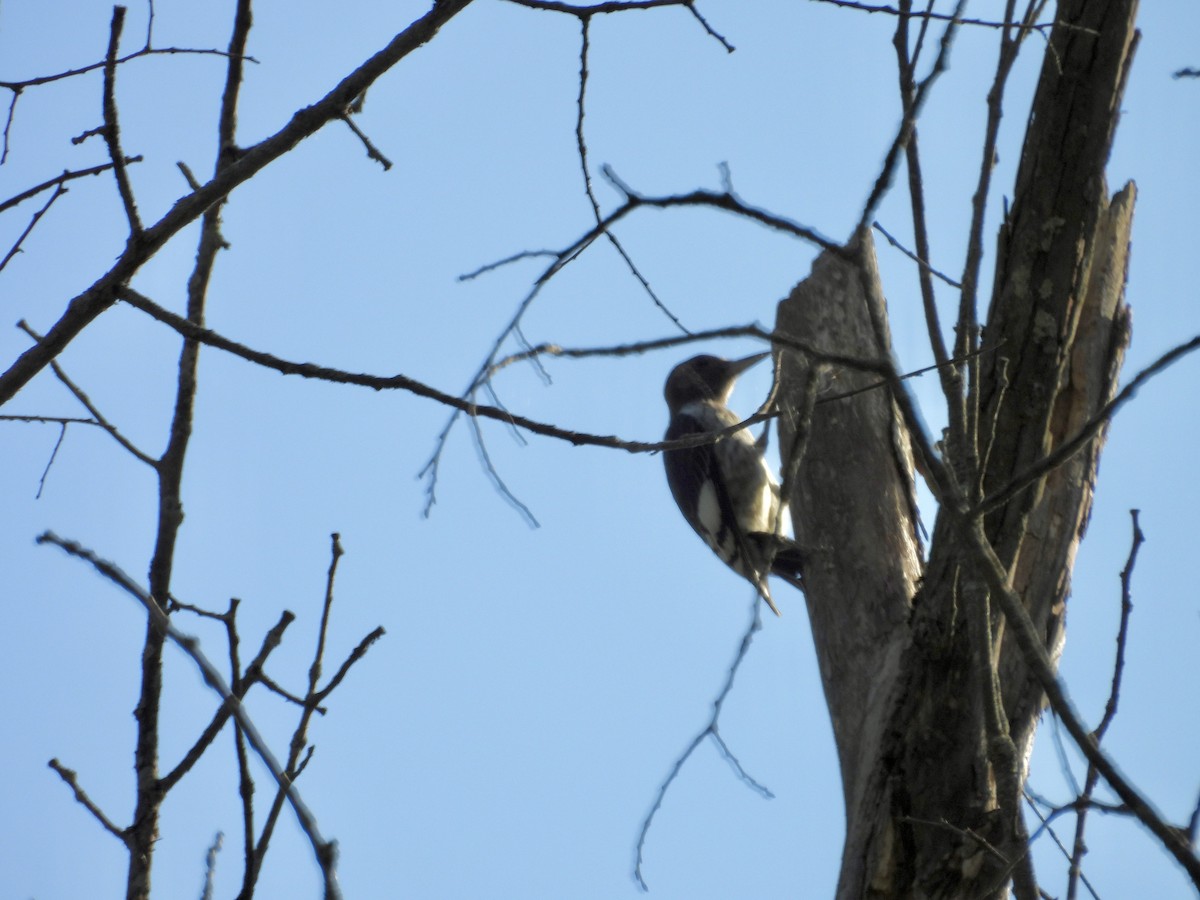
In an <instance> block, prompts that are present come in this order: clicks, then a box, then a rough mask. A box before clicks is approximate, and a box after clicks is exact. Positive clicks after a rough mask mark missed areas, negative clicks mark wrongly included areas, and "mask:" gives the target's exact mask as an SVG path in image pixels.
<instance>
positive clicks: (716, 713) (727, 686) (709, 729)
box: [633, 591, 775, 891]
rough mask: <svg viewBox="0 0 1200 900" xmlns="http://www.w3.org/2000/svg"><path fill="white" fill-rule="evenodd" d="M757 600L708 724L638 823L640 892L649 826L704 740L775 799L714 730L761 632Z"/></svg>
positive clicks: (636, 868) (636, 866)
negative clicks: (685, 764)
mask: <svg viewBox="0 0 1200 900" xmlns="http://www.w3.org/2000/svg"><path fill="white" fill-rule="evenodd" d="M761 599H762V598H761V597H759V595H758V592H757V591H756V592H755V594H754V603H753V605H752V606H751V618H750V624H749V626H748V627H747V628H746V631H745V633H744V634H743V635H742V641H741V643H740V644H739V645H738V650H737V654H736V655H735V656H734V658H733V663H732V664H731V665H730V667H729V671H728V673H727V674H726V677H725V683H724V684H723V685H722V686H721V690H720V691H719V692H718V693H717V698H716V700H714V701H713V711H712V716H710V717H709V720H708V723H707V724H706V725H705V726H704V727H703V728H702V729H700V731H699V732H697V733H696V736H695V737H693V738H692V740H691V741H690V742H689V743H688V745H687V747H686V748H685V749H684V751H683V753H681V754H680V755H679V756H678V757H676V759H675V762H674V763H672V765H671V768H670V771H668V772H667V777H666V778H664V779H663V782H662V784H660V785H659V786H658V793H657V794H656V795H655V797H654V802H653V803H651V804H650V809H649V811H648V812H647V813H646V817H645V818H644V819H642V827H641V830H640V831H639V832H638V839H637V846H636V848H635V856H634V864H633V877H634V880H635V881H636V882H637V884H638V887H640V888H641V889H642V890H643V891H648V890H650V887H649V885H647V884H646V879H645V877H644V876H643V875H642V863H643V862H644V851H645V847H646V837H647V835H648V834H649V833H650V825H651V824H652V823H653V822H654V816H655V815H656V814H657V813H658V810H659V808H660V807H661V806H662V804H663V800H664V799H666V796H667V791H668V790H670V787H671V785H672V783H674V781H675V779H676V778H677V777H678V776H679V773H680V772H681V771H682V770H683V765H684V763H686V762H687V761H688V759H689V758H690V757H691V755H692V754H693V753H694V752H695V751H696V748H697V747H699V746H700V743H701V742H702V741H703V740H704V739H705V738H706V737H711V738H712V739H713V741H714V742H715V743H716V744H717V747H718V749H719V750H720V752H721V755H722V756H723V757H724V758H725V759H726V761H728V762H729V764H730V765H731V766H732V767H733V770H734V772H736V773H737V776H738V778H739V779H741V781H742V782H743V783H745V784H746V785H747V786H748V787H750V788H751V789H752V790H754V791H755V792H756V793H757V794H759V795H760V796H762V797H764V798H766V799H767V800H771V799H774V797H775V795H774V794H773V793H771V791H770V790H769V789H768V788H766V787H764V786H763V785H762V784H760V783H759V782H758V781H756V780H755V779H753V778H751V777H750V776H749V775H748V774H746V771H745V769H743V768H742V765H741V763H740V762H738V760H737V757H735V756H734V755H733V754H732V753H731V752H730V751H729V748H728V746H726V744H725V741H724V740H723V739H722V738H721V736H720V734H719V732H718V729H717V722H718V720H719V719H720V718H721V709H722V707H724V705H725V698H726V697H728V696H729V692H730V691H731V690H733V682H734V679H736V678H737V673H738V669H739V668H740V667H741V665H742V661H743V660H745V658H746V655H747V654H748V653H749V652H750V645H751V643H752V642H753V641H754V635H755V633H756V632H758V631H759V630H760V629H761V628H762V617H761V615H759V612H760V610H761V608H762V607H761V606H760V601H761Z"/></svg>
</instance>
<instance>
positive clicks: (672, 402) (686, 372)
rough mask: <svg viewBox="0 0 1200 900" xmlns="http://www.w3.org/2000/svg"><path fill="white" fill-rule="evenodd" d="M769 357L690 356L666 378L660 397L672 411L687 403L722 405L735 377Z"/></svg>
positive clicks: (758, 355)
mask: <svg viewBox="0 0 1200 900" xmlns="http://www.w3.org/2000/svg"><path fill="white" fill-rule="evenodd" d="M770 355H771V354H770V353H756V354H754V355H753V356H747V357H746V358H745V359H722V358H721V357H719V356H693V357H692V358H691V359H689V360H687V361H686V362H681V363H680V364H679V365H677V366H676V367H675V368H674V369H672V370H671V374H670V375H668V376H667V384H666V387H665V388H664V389H663V395H664V396H665V397H666V398H667V407H668V408H669V409H670V410H671V411H672V412H674V411H676V410H678V409H681V408H682V407H684V406H686V405H687V404H689V403H694V402H696V401H703V400H713V401H716V402H717V403H720V404H722V405H724V404H725V403H726V401H728V400H729V395H730V394H731V393H733V385H734V383H735V382H736V381H737V380H738V376H739V375H741V374H742V373H743V372H745V371H746V370H747V369H748V368H750V367H751V366H752V365H754V364H755V363H757V362H761V361H762V360H764V359H766V358H767V357H768V356H770Z"/></svg>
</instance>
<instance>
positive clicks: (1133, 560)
mask: <svg viewBox="0 0 1200 900" xmlns="http://www.w3.org/2000/svg"><path fill="white" fill-rule="evenodd" d="M1129 516H1130V518H1131V519H1132V522H1133V537H1132V540H1131V543H1130V547H1129V557H1128V558H1127V559H1126V560H1125V568H1123V569H1122V570H1121V620H1120V624H1119V625H1118V626H1117V652H1116V659H1115V660H1114V661H1113V674H1112V686H1111V687H1110V688H1109V692H1108V702H1107V703H1105V704H1104V715H1103V716H1102V717H1101V718H1100V724H1099V725H1097V726H1096V728H1095V730H1094V731H1093V732H1092V736H1093V737H1094V738H1095V740H1096V743H1097V745H1098V744H1099V743H1100V742H1101V741H1102V740H1104V735H1105V733H1106V732H1107V731H1108V726H1109V725H1111V724H1112V721H1113V719H1114V718H1115V717H1116V715H1117V701H1118V699H1119V698H1120V696H1121V677H1122V675H1123V674H1124V672H1125V645H1126V642H1127V640H1128V638H1129V615H1130V613H1132V612H1133V593H1132V589H1131V585H1132V581H1133V568H1134V566H1135V565H1137V555H1138V550H1140V549H1141V546H1142V544H1143V543H1144V542H1145V540H1146V536H1145V535H1144V534H1143V533H1142V529H1141V527H1140V526H1139V525H1138V510H1136V509H1131V510H1130V511H1129ZM1099 780H1100V773H1099V772H1098V771H1096V767H1095V766H1093V765H1089V766H1088V770H1087V776H1086V777H1085V778H1084V782H1083V793H1081V794H1080V795H1079V801H1080V806H1079V809H1078V812H1077V813H1076V815H1075V840H1074V843H1073V845H1072V848H1071V854H1070V862H1071V866H1070V869H1069V871H1068V874H1067V900H1075V897H1076V896H1077V894H1078V892H1079V881H1080V878H1081V876H1082V874H1083V872H1082V868H1081V867H1082V864H1083V857H1084V854H1086V853H1087V842H1086V841H1085V839H1084V836H1085V833H1086V829H1087V814H1088V809H1089V808H1090V803H1091V800H1092V794H1093V793H1094V792H1095V790H1096V785H1097V783H1098V782H1099ZM1089 890H1090V888H1089Z"/></svg>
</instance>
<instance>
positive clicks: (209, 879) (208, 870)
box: [147, 38, 225, 900]
mask: <svg viewBox="0 0 1200 900" xmlns="http://www.w3.org/2000/svg"><path fill="white" fill-rule="evenodd" d="M147 39H149V38H147ZM224 843H225V835H224V834H222V833H221V832H219V831H218V832H217V833H216V835H215V836H214V837H213V842H212V843H211V844H209V846H208V852H207V853H205V854H204V887H203V888H202V889H201V891H200V900H212V896H213V879H214V878H215V877H216V874H217V854H218V853H220V852H221V846H222V844H224Z"/></svg>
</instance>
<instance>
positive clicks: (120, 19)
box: [103, 6, 142, 243]
mask: <svg viewBox="0 0 1200 900" xmlns="http://www.w3.org/2000/svg"><path fill="white" fill-rule="evenodd" d="M124 27H125V7H123V6H114V7H113V17H112V27H111V30H110V32H109V37H108V54H107V55H106V56H105V59H104V130H103V134H104V143H105V144H107V145H108V157H109V159H110V160H112V165H113V174H114V175H116V177H117V190H118V191H120V193H121V203H122V204H124V206H125V217H126V218H127V219H128V220H129V237H130V240H131V241H132V242H134V243H136V242H137V240H138V238H139V237H140V236H141V233H142V220H141V217H140V216H139V215H138V211H137V203H136V201H135V200H134V198H133V187H132V186H131V185H130V183H129V173H128V172H127V171H126V170H125V154H124V153H123V152H122V151H121V126H120V123H119V121H118V119H117V100H116V82H117V48H118V47H119V46H120V43H121V30H122V29H123V28H124Z"/></svg>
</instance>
